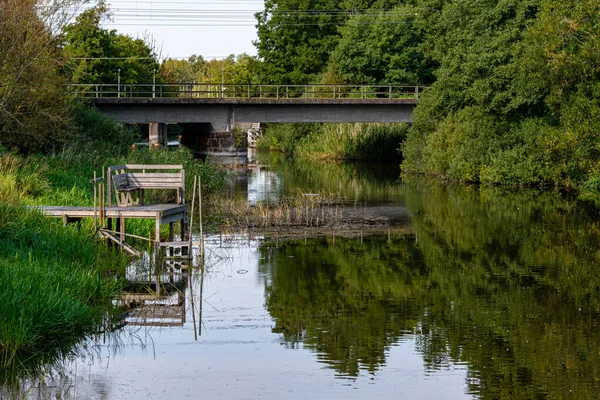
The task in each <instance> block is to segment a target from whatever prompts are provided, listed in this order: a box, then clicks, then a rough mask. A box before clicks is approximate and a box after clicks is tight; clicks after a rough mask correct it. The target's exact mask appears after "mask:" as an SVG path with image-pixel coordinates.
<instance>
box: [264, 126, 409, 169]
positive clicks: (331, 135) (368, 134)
mask: <svg viewBox="0 0 600 400" xmlns="http://www.w3.org/2000/svg"><path fill="white" fill-rule="evenodd" d="M407 127H408V126H407V125H406V124H387V123H376V124H363V123H355V124H350V123H344V124H275V125H269V126H267V128H266V132H265V135H264V136H263V137H262V138H261V139H260V140H259V142H258V147H259V148H260V149H263V150H264V149H267V150H276V151H282V152H285V153H288V154H294V155H296V156H298V157H301V158H305V159H320V160H343V161H376V162H400V161H401V159H402V157H401V154H400V152H399V151H398V148H399V147H400V143H401V142H402V141H404V139H405V138H406V132H407Z"/></svg>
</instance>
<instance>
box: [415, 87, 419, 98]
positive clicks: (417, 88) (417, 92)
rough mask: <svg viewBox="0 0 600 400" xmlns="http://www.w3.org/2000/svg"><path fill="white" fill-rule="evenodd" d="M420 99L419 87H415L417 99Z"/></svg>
mask: <svg viewBox="0 0 600 400" xmlns="http://www.w3.org/2000/svg"><path fill="white" fill-rule="evenodd" d="M418 98H419V85H417V86H415V99H418Z"/></svg>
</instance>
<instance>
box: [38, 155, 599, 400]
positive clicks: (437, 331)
mask: <svg viewBox="0 0 600 400" xmlns="http://www.w3.org/2000/svg"><path fill="white" fill-rule="evenodd" d="M286 168H288V167H286V166H274V167H272V170H271V171H272V172H270V173H272V174H273V175H272V176H273V177H277V178H278V180H276V181H275V180H273V181H272V182H274V185H273V186H276V187H278V189H277V191H278V193H284V194H285V193H286V192H287V191H289V190H294V189H290V187H291V186H292V187H295V186H296V183H297V182H298V187H300V190H302V191H305V192H310V191H314V189H315V188H319V187H320V188H323V189H324V190H334V188H336V187H339V186H336V185H338V183H339V182H340V181H341V182H344V185H348V187H345V186H344V185H342V187H340V189H341V190H343V191H344V193H345V194H344V195H345V196H348V197H349V198H350V197H351V196H359V197H360V198H361V199H362V200H361V201H363V200H364V201H366V202H369V203H371V202H377V204H378V207H381V206H382V204H381V202H383V201H388V203H384V205H386V206H388V205H389V206H393V205H397V204H400V205H401V206H402V207H403V208H404V207H405V208H406V209H407V210H408V213H409V214H410V216H411V224H412V229H410V230H409V229H394V228H392V229H391V233H390V234H389V235H388V234H385V235H383V236H369V237H367V236H365V237H362V238H361V237H355V238H353V237H350V238H342V237H341V235H340V233H339V232H336V235H335V236H333V234H332V235H330V236H329V237H327V238H318V239H315V238H313V239H311V238H307V239H302V240H300V241H287V242H284V241H280V242H279V243H278V246H274V245H273V243H271V242H268V241H262V240H254V239H253V238H248V237H245V236H234V237H231V236H213V237H211V238H210V240H209V241H208V243H207V249H208V256H207V266H206V268H205V269H204V270H202V269H193V268H191V269H187V268H185V266H182V265H173V264H170V265H167V266H162V267H161V268H157V269H153V268H152V267H151V266H150V265H149V264H148V263H145V262H140V263H138V264H135V265H133V266H132V268H131V269H130V271H129V274H128V276H127V278H128V279H129V281H130V284H129V289H128V292H129V294H128V295H125V296H124V297H123V298H122V299H120V300H119V303H120V304H121V305H125V306H126V307H127V310H126V311H127V313H126V314H125V315H126V316H125V318H124V319H122V320H121V322H123V325H124V326H123V327H122V329H120V330H118V331H116V332H113V333H110V334H109V333H107V334H106V335H104V334H102V335H99V336H98V337H96V338H91V339H90V341H89V342H87V343H86V344H85V346H81V347H80V351H79V356H78V357H75V358H73V360H72V362H68V363H66V364H65V365H64V367H61V368H59V370H58V371H59V372H58V373H55V375H53V376H55V377H56V376H59V377H62V378H61V379H63V380H62V381H60V380H58V381H52V380H51V379H50V380H46V381H45V382H51V383H52V382H53V383H52V384H53V385H54V384H55V385H56V387H57V388H60V390H62V391H63V392H65V391H66V392H69V393H68V394H67V395H66V396H64V397H65V398H86V399H87V398H98V399H100V398H103V399H104V398H106V399H120V398H126V399H128V400H131V399H137V398H140V399H141V398H165V397H169V398H183V397H186V396H189V397H201V396H204V397H207V398H214V397H222V398H258V397H261V398H277V399H278V398H286V399H292V398H297V399H305V398H328V399H347V398H375V397H379V398H390V397H393V396H397V397H401V398H417V397H419V398H456V399H459V398H480V399H500V398H506V399H519V398H523V399H531V398H581V399H587V398H597V396H598V393H600V356H599V354H598V349H600V330H599V328H600V323H599V321H600V284H599V280H598V276H599V272H600V251H599V250H598V249H599V248H600V246H599V245H600V233H599V231H598V219H597V217H595V216H594V215H593V214H588V213H586V212H585V211H584V210H582V209H581V208H580V207H579V206H578V204H577V203H575V202H573V201H571V200H570V199H568V198H564V197H562V196H561V195H559V194H557V193H551V192H539V191H534V190H517V191H509V190H506V189H502V188H479V187H461V186H451V185H440V184H435V183H431V182H429V181H427V180H424V179H415V180H410V181H407V182H404V183H402V184H399V183H395V182H390V181H386V180H385V179H381V180H378V179H375V178H373V177H369V176H367V175H361V173H359V172H357V171H356V170H354V172H353V170H352V167H348V166H346V167H336V166H325V167H323V168H318V169H313V170H309V169H306V170H302V168H300V171H298V170H297V168H298V167H297V166H296V167H293V168H296V172H293V170H292V167H290V169H289V170H286ZM336 171H337V180H336V178H335V176H336V173H335V172H336ZM250 182H252V177H251V178H250V180H249V185H251V183H250ZM261 190H263V189H261ZM392 201H393V202H392ZM398 202H399V203H398ZM406 232H410V233H406ZM115 325H116V323H114V324H113V325H112V326H115ZM200 328H201V330H200ZM200 333H202V334H201V335H200ZM324 367H325V368H324ZM56 368H58V367H56ZM61 382H62V383H61ZM38 386H39V385H38ZM157 388H160V389H161V390H163V389H164V391H165V392H164V393H163V392H162V391H159V390H158V389H157ZM42 392H43V394H44V395H45V394H47V393H48V392H47V390H46V389H44V390H42ZM29 393H30V394H31V393H36V394H37V393H38V392H35V391H31V392H29ZM30 397H31V396H30ZM33 397H35V396H33ZM46 397H47V396H46Z"/></svg>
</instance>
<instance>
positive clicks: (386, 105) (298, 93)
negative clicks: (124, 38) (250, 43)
mask: <svg viewBox="0 0 600 400" xmlns="http://www.w3.org/2000/svg"><path fill="white" fill-rule="evenodd" d="M73 88H74V89H75V90H77V91H79V92H81V94H82V95H83V96H84V97H85V98H87V99H88V101H89V102H90V103H91V104H93V105H94V106H96V107H97V108H98V109H99V110H100V111H101V112H102V113H103V114H105V115H108V116H110V117H113V118H115V119H116V120H118V121H120V122H123V123H127V124H148V125H149V140H150V143H161V144H162V143H164V142H165V141H166V126H167V125H169V124H180V125H182V126H185V125H186V124H187V125H188V126H189V125H191V124H193V125H195V126H196V132H197V133H196V136H197V137H196V138H190V134H189V133H188V134H186V135H184V139H185V141H186V142H187V143H186V144H188V145H189V144H192V146H191V147H197V148H198V147H199V148H202V147H206V148H213V150H212V151H211V150H206V151H204V152H205V153H208V154H210V153H211V152H212V153H224V154H225V153H227V154H229V153H235V154H236V155H237V154H238V153H239V151H240V150H239V149H238V148H235V149H234V148H233V147H235V145H233V143H239V140H238V139H237V138H235V134H236V133H235V128H236V126H237V125H238V124H240V123H253V122H261V123H265V122H267V123H268V122H412V113H413V110H414V108H415V107H416V105H417V103H418V99H419V94H420V93H421V91H422V90H423V87H419V86H416V85H380V86H369V85H223V84H183V85H154V84H153V85H120V84H117V85H73ZM199 130H200V131H202V132H201V133H200V135H198V133H199ZM184 133H185V129H184ZM186 136H187V137H186ZM198 136H203V137H204V138H205V139H206V140H202V137H198ZM211 139H214V140H212V141H211ZM227 139H230V140H227ZM191 142H195V143H191ZM232 146H233V147H232ZM215 147H217V148H216V149H215ZM213 155H214V154H213Z"/></svg>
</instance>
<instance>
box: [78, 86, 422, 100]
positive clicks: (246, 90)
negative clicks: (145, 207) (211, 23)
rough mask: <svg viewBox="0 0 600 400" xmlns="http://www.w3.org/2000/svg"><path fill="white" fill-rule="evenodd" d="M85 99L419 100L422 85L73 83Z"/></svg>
mask: <svg viewBox="0 0 600 400" xmlns="http://www.w3.org/2000/svg"><path fill="white" fill-rule="evenodd" d="M70 87H71V89H72V90H73V91H74V92H75V93H77V94H79V95H81V96H82V97H84V98H188V99H200V98H215V99H306V100H309V99H390V100H391V99H418V98H419V94H420V93H421V92H422V91H423V89H425V87H424V86H419V85H318V84H311V85H231V84H217V83H200V84H197V83H190V84H71V85H70Z"/></svg>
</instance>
